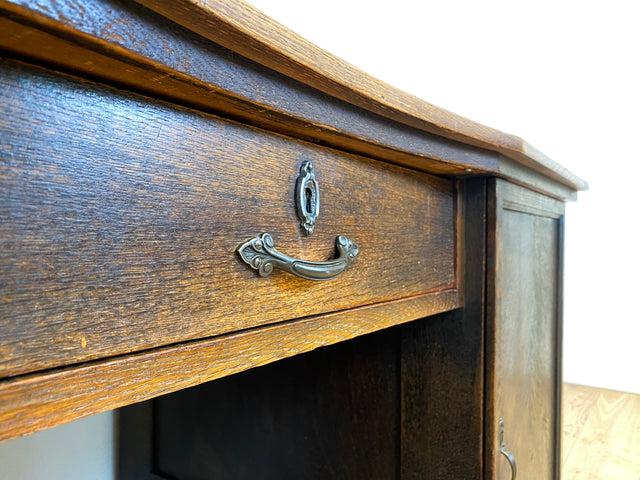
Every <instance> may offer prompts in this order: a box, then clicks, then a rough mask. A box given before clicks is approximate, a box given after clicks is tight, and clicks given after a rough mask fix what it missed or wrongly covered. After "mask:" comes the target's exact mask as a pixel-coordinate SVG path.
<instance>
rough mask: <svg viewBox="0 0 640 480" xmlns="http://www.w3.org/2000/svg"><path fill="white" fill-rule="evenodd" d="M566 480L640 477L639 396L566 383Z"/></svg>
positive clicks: (564, 387)
mask: <svg viewBox="0 0 640 480" xmlns="http://www.w3.org/2000/svg"><path fill="white" fill-rule="evenodd" d="M562 415H563V422H562V424H563V449H562V478H563V479H564V480H601V479H609V478H610V479H615V480H638V479H639V478H640V395H638V394H634V393H627V392H617V391H613V390H606V389H603V388H595V387H588V386H584V385H574V384H570V383H565V384H563V409H562Z"/></svg>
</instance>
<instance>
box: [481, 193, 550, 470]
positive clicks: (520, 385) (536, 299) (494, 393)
mask: <svg viewBox="0 0 640 480" xmlns="http://www.w3.org/2000/svg"><path fill="white" fill-rule="evenodd" d="M489 211H490V212H491V213H490V215H489V218H490V224H489V232H490V235H489V244H490V245H492V247H491V248H490V249H489V251H490V255H489V260H488V266H489V273H488V274H487V278H488V287H487V292H488V298H489V301H488V303H487V341H486V345H487V349H486V356H487V370H486V371H487V379H486V398H487V416H486V420H485V440H486V445H487V448H486V450H485V451H486V454H485V461H486V469H487V471H486V472H487V475H489V476H491V477H493V476H495V477H496V478H510V475H511V468H510V466H509V462H508V461H507V459H506V457H505V456H504V455H502V454H501V453H500V451H499V446H500V441H499V428H498V425H499V421H500V419H503V421H504V446H505V448H506V449H507V450H508V451H510V452H511V453H512V454H513V455H514V457H515V460H516V465H517V470H518V477H522V478H536V479H541V480H542V479H549V480H550V479H557V478H558V476H559V467H560V458H559V445H560V391H559V389H560V383H559V382H560V361H561V360H560V342H561V337H560V335H561V317H560V316H559V313H560V311H561V308H560V307H559V301H560V295H561V284H560V280H559V279H560V277H559V272H560V267H561V264H562V263H561V258H562V255H561V252H562V247H561V245H562V240H561V219H562V213H563V205H562V203H561V202H557V201H555V200H553V199H549V198H548V197H544V196H541V195H538V194H534V193H532V192H530V191H527V190H526V189H523V188H522V187H518V186H515V185H512V184H509V183H508V182H503V181H495V197H493V201H492V202H491V206H490V208H489ZM494 248H495V250H493V249H494Z"/></svg>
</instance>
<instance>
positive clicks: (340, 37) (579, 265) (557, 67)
mask: <svg viewBox="0 0 640 480" xmlns="http://www.w3.org/2000/svg"><path fill="white" fill-rule="evenodd" d="M250 3H252V4H253V5H255V6H256V7H258V8H259V9H261V10H262V11H264V12H265V13H266V14H268V15H270V16H271V17H273V18H275V19H276V20H277V21H279V22H280V23H283V24H284V25H286V26H287V27H289V28H291V29H292V30H294V31H296V32H297V33H299V34H301V35H302V36H304V37H306V38H307V39H309V40H311V41H312V42H314V43H316V44H317V45H319V46H320V47H322V48H324V49H326V50H328V51H330V52H332V53H334V54H336V55H338V56H339V57H341V58H343V59H344V60H347V61H348V62H350V63H352V64H354V65H356V66H358V67H360V68H361V69H363V70H365V71H366V72H368V73H370V74H372V75H374V76H376V77H378V78H380V79H382V80H385V81H387V82H388V83H390V84H392V85H394V86H396V87H399V88H401V89H403V90H406V91H408V92H410V93H413V94H414V95H416V96H418V97H420V98H422V99H424V100H426V101H428V102H430V103H433V104H435V105H438V106H439V107H442V108H445V109H447V110H450V111H453V112H455V113H457V114H460V115H463V116H465V117H468V118H470V119H472V120H475V121H478V122H480V123H484V124H486V125H489V126H491V127H494V128H497V129H499V130H503V131H506V132H508V133H514V134H516V135H519V136H522V137H523V138H524V139H525V140H527V141H528V142H529V143H531V144H533V145H534V146H535V147H537V148H538V149H540V150H542V151H543V152H545V153H546V154H547V155H549V156H551V157H552V158H554V159H555V160H556V161H558V162H560V163H561V164H563V165H564V166H565V167H567V168H569V169H570V170H572V171H573V172H574V173H577V174H578V175H579V176H581V177H583V178H584V179H586V180H587V181H589V183H590V190H589V192H586V193H581V194H579V199H578V202H577V203H575V204H569V205H568V208H567V238H566V241H567V243H566V275H565V282H566V290H565V300H566V302H565V303H566V305H565V348H564V357H565V358H564V368H565V369H564V375H565V380H566V381H569V382H574V383H581V384H587V385H594V386H599V387H605V388H611V389H618V390H624V391H630V392H635V393H640V373H639V372H638V367H640V353H639V352H640V347H639V342H640V318H639V314H638V309H637V308H636V300H637V298H638V297H639V296H640V292H639V291H638V290H639V287H640V285H639V283H640V282H638V280H637V279H636V278H637V275H638V272H640V255H639V254H638V248H640V247H639V246H638V240H637V230H638V229H637V227H636V223H637V222H638V219H639V215H638V207H639V205H638V203H639V202H638V199H637V196H636V184H637V182H638V180H637V179H638V176H639V174H640V166H639V165H640V161H639V160H640V158H639V154H638V148H637V146H636V145H635V143H636V138H638V137H640V133H639V132H640V120H638V118H639V117H638V115H640V93H638V92H639V90H640V66H639V65H640V28H638V27H637V23H638V21H637V20H638V18H639V15H638V13H639V12H638V8H637V7H636V6H635V4H634V3H635V2H634V1H633V0H627V1H625V0H608V1H607V2H603V1H599V2H594V1H590V0H581V1H577V0H536V1H533V0H528V1H526V2H524V1H517V0H509V1H507V0H484V1H478V0H448V1H446V2H428V1H424V0H395V1H388V0H385V1H379V0H340V1H338V0H322V2H313V3H311V2H304V1H300V0H250ZM113 455H114V448H113V416H112V414H111V413H107V414H103V415H99V416H96V417H92V418H89V419H85V420H80V421H78V422H74V423H71V424H68V425H64V426H61V427H56V428H55V429H52V430H49V431H45V432H41V433H38V434H36V435H32V436H29V437H25V438H22V439H18V440H14V441H12V442H6V443H3V444H1V445H0V478H7V479H11V480H21V479H25V480H40V479H43V480H44V479H47V480H56V479H60V480H63V479H64V480H73V479H76V478H77V479H94V480H108V479H112V478H114V476H113V475H114V473H113Z"/></svg>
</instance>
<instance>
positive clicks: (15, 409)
mask: <svg viewBox="0 0 640 480" xmlns="http://www.w3.org/2000/svg"><path fill="white" fill-rule="evenodd" d="M458 307H460V297H459V294H458V290H457V289H451V290H444V291H435V292H430V293H426V294H424V295H421V296H417V297H412V298H407V299H402V300H395V301H391V302H386V303H382V304H376V305H371V306H366V307H361V308H356V309H353V310H347V311H342V312H336V313H331V314H327V315H319V316H314V317H308V318H305V319H302V320H296V321H290V322H283V323H280V324H277V325H272V326H268V327H265V328H256V329H252V330H247V331H243V332H238V333H234V334H230V335H223V336H219V337H215V338H211V339H206V340H199V341H194V342H188V343H184V344H180V345H174V346H169V347H164V348H158V349H154V350H150V351H147V352H142V353H136V354H131V355H124V356H120V357H116V358H112V359H107V360H100V361H96V362H91V363H86V364H83V365H78V366H73V367H69V368H62V369H56V370H52V371H49V372H45V373H43V372H38V373H35V374H32V375H23V376H19V377H15V378H9V379H5V380H3V381H1V382H0V406H1V407H0V425H2V429H1V430H0V442H1V441H5V440H10V439H12V438H16V437H19V436H22V435H26V434H30V433H35V432H37V431H39V430H43V429H45V428H50V427H53V426H56V425H60V424H62V423H66V422H70V421H72V420H77V419H80V418H84V417H88V416H90V415H94V414H96V413H100V412H105V411H107V410H111V409H114V408H118V407H122V406H124V405H129V404H131V403H136V402H141V401H144V400H148V399H150V398H154V397H157V396H159V395H164V394H167V393H171V392H175V391H177V390H181V389H183V388H188V387H192V386H195V385H199V384H201V383H204V382H208V381H210V380H215V379H217V378H221V377H225V376H227V375H231V374H234V373H238V372H242V371H244V370H247V369H249V368H253V367H257V366H260V365H266V364H268V363H271V362H274V361H277V360H281V359H283V358H287V357H291V356H294V355H298V354H300V353H303V352H308V351H311V350H314V349H316V348H318V347H322V346H326V345H332V344H334V343H338V342H342V341H345V340H348V339H351V338H354V337H356V336H359V335H364V334H367V333H371V332H374V331H377V330H380V329H383V328H387V327H391V326H394V325H399V324H401V323H405V322H409V321H411V320H416V319H418V318H422V317H426V316H429V315H434V314H437V313H442V312H445V311H448V310H452V309H455V308H458Z"/></svg>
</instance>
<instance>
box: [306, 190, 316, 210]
mask: <svg viewBox="0 0 640 480" xmlns="http://www.w3.org/2000/svg"><path fill="white" fill-rule="evenodd" d="M304 200H305V202H304V203H305V208H306V210H307V213H311V214H313V212H314V211H315V208H314V201H313V190H312V189H311V188H309V187H306V188H305V189H304Z"/></svg>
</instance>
